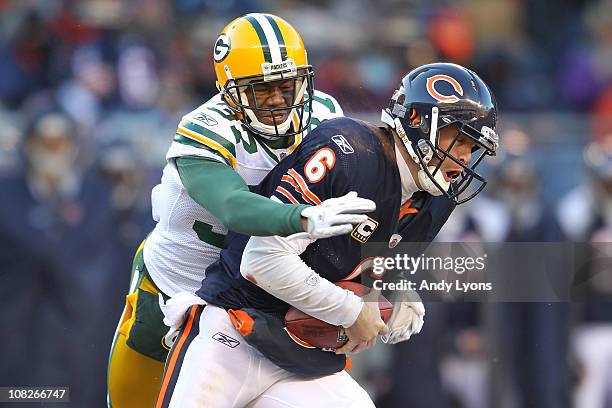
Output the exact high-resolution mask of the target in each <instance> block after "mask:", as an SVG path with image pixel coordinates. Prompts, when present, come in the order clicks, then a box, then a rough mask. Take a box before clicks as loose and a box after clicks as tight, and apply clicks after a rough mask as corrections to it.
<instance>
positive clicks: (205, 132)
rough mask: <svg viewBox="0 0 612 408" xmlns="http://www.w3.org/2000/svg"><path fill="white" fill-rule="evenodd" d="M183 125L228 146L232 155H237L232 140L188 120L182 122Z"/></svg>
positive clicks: (225, 146)
mask: <svg viewBox="0 0 612 408" xmlns="http://www.w3.org/2000/svg"><path fill="white" fill-rule="evenodd" d="M181 125H182V126H184V127H185V128H187V129H189V130H191V131H192V132H196V133H199V134H200V135H202V136H204V137H207V138H209V139H210V140H212V141H214V142H216V143H218V144H220V145H221V146H223V147H224V148H226V149H227V150H228V151H229V152H230V153H231V154H232V156H234V157H236V146H234V144H233V143H232V142H230V141H229V140H227V139H226V138H224V137H223V136H221V135H219V134H217V133H215V132H213V131H212V130H210V129H207V128H205V127H203V126H200V125H198V124H197V123H193V122H191V121H188V120H186V121H183V122H181Z"/></svg>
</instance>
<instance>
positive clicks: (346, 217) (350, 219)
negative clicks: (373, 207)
mask: <svg viewBox="0 0 612 408" xmlns="http://www.w3.org/2000/svg"><path fill="white" fill-rule="evenodd" d="M367 219H368V216H367V215H365V214H337V215H334V216H333V217H332V218H331V219H330V220H329V223H330V224H331V225H338V224H361V223H362V222H364V221H366V220H367Z"/></svg>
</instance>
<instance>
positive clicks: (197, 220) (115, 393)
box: [107, 14, 373, 408]
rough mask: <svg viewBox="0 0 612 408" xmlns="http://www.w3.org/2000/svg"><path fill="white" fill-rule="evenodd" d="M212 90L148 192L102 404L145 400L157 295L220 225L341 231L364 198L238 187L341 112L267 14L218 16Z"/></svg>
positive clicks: (202, 260) (197, 275)
mask: <svg viewBox="0 0 612 408" xmlns="http://www.w3.org/2000/svg"><path fill="white" fill-rule="evenodd" d="M213 58H214V66H215V73H216V78H217V86H218V88H219V90H220V92H219V93H218V94H217V95H216V96H214V97H213V98H212V99H210V100H209V101H207V102H206V103H204V104H203V105H201V106H200V107H198V108H197V109H195V110H194V111H193V112H191V113H189V114H187V115H186V116H184V117H183V118H182V120H181V122H180V123H179V125H178V128H177V130H176V134H175V136H174V140H173V142H172V144H171V146H170V149H169V150H168V153H167V156H166V158H167V161H168V163H167V165H166V166H165V168H164V171H163V176H162V180H161V183H160V184H159V185H157V186H156V187H155V188H154V189H153V192H152V204H153V217H154V219H155V220H156V221H157V225H156V227H155V229H154V230H153V231H152V232H151V234H150V235H149V236H148V237H147V239H146V240H145V241H144V242H143V244H142V245H141V246H140V248H139V249H138V251H137V252H136V256H135V258H134V262H133V268H132V279H131V284H130V290H129V295H128V296H127V302H126V307H125V309H124V312H123V315H122V317H121V319H120V321H119V325H118V328H117V332H116V334H115V338H114V341H113V345H112V349H111V354H110V358H109V371H108V398H107V399H108V405H109V406H112V407H116V408H117V407H119V408H123V407H144V406H153V405H154V403H155V398H156V396H157V394H158V392H159V388H160V384H161V378H162V374H163V369H164V362H165V359H166V356H167V353H168V348H167V347H166V346H165V344H164V340H163V337H164V335H165V334H166V332H167V330H168V327H166V326H165V325H164V324H163V314H162V312H161V311H160V307H159V304H158V295H159V294H161V295H162V296H163V297H164V298H168V297H170V296H173V295H174V294H175V293H177V292H180V291H190V292H195V291H196V290H197V289H198V288H199V287H200V286H201V281H202V279H203V278H204V271H205V269H206V267H207V266H208V265H209V264H211V263H212V262H214V261H216V260H217V259H218V257H219V252H220V249H221V247H222V245H223V240H224V236H225V234H226V233H227V231H228V230H233V231H236V232H239V233H243V234H248V235H255V236H270V235H280V236H287V235H290V234H294V233H298V232H307V233H309V234H310V235H311V236H312V237H315V238H324V237H329V236H333V235H337V234H343V233H347V232H350V230H351V229H352V227H353V226H352V223H360V222H363V221H365V219H366V216H365V215H363V214H357V213H360V212H364V211H367V210H372V209H373V207H372V206H373V203H371V202H369V201H368V200H363V199H359V198H354V196H353V195H350V196H349V195H347V196H346V198H345V199H344V200H339V201H334V202H331V203H328V205H325V203H323V204H324V205H320V206H308V205H301V204H300V205H298V203H297V202H296V203H294V205H292V204H282V203H278V202H274V201H272V200H270V199H268V198H265V197H262V196H258V195H256V194H254V193H251V192H250V191H249V187H248V186H249V185H257V184H258V183H259V182H260V181H261V180H262V179H263V178H264V177H265V176H266V174H267V173H268V172H269V171H270V170H271V169H272V168H273V167H274V166H275V165H276V164H277V163H278V162H279V161H280V160H282V159H283V158H284V157H285V156H287V155H288V154H289V153H291V152H292V151H293V150H294V149H295V148H296V147H297V146H298V145H299V144H300V142H301V140H302V138H303V137H304V136H305V135H306V134H307V133H308V131H309V130H311V129H312V128H314V127H316V126H317V125H318V124H319V123H320V122H321V121H323V120H326V119H330V118H333V117H337V116H342V109H341V108H340V106H339V105H338V103H337V102H336V101H335V99H334V98H332V97H331V96H329V95H326V94H324V93H322V92H319V91H315V90H314V89H313V71H312V67H311V66H310V65H308V61H307V56H306V50H305V48H304V44H303V42H302V39H301V37H300V35H299V34H298V32H297V31H296V30H295V29H294V28H293V27H292V26H291V25H289V24H288V23H287V22H286V21H284V20H282V19H281V18H279V17H276V16H273V15H269V14H248V15H245V16H243V17H240V18H237V19H236V20H234V21H232V22H231V23H230V24H229V25H227V26H226V27H225V29H224V30H223V32H222V33H221V34H220V36H219V37H218V39H217V41H216V44H215V46H214V54H213Z"/></svg>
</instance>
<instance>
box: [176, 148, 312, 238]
mask: <svg viewBox="0 0 612 408" xmlns="http://www.w3.org/2000/svg"><path fill="white" fill-rule="evenodd" d="M176 166H177V169H178V171H179V175H180V177H181V182H182V183H183V185H184V186H185V189H186V190H187V193H188V194H189V196H190V197H191V198H192V199H193V200H194V201H195V202H197V203H198V204H199V205H201V206H202V207H204V208H206V209H207V210H208V211H210V212H211V213H212V214H213V215H214V216H215V217H217V218H218V219H219V220H220V221H221V222H222V223H223V225H224V226H225V227H226V228H227V229H229V230H232V231H235V232H238V233H241V234H246V235H253V236H260V235H263V236H266V235H281V236H287V235H291V234H294V233H297V232H303V231H304V230H305V226H306V222H304V223H302V215H301V213H302V211H303V210H304V209H305V208H307V207H309V206H308V205H306V204H300V205H292V204H282V203H278V202H274V201H272V200H270V199H269V198H267V197H263V196H260V195H258V194H255V193H252V192H251V191H249V187H248V186H247V185H246V183H245V182H244V180H243V179H242V177H240V175H239V174H238V173H236V171H234V169H232V167H230V166H228V165H227V164H225V163H222V162H220V161H217V160H214V159H207V158H203V157H179V158H177V159H176Z"/></svg>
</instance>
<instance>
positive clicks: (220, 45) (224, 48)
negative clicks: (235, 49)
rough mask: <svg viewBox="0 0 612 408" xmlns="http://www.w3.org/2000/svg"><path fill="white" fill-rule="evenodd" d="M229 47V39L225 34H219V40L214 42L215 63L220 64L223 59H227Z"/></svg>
mask: <svg viewBox="0 0 612 408" xmlns="http://www.w3.org/2000/svg"><path fill="white" fill-rule="evenodd" d="M231 45H232V44H231V41H230V37H229V36H228V35H227V34H225V33H221V35H220V36H219V38H217V42H215V50H214V58H215V62H221V61H223V60H224V59H225V57H227V54H229V52H230V49H231Z"/></svg>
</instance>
